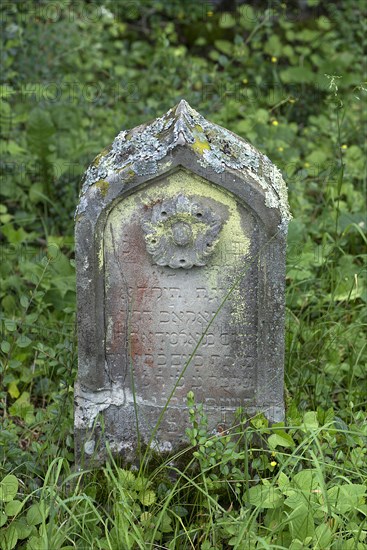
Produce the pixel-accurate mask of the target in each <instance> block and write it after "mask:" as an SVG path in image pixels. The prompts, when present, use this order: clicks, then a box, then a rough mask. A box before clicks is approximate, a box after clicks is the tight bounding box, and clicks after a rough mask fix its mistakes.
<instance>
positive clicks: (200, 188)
mask: <svg viewBox="0 0 367 550" xmlns="http://www.w3.org/2000/svg"><path fill="white" fill-rule="evenodd" d="M180 193H185V195H188V196H190V197H192V198H193V199H194V200H199V201H200V198H201V197H202V198H209V199H211V200H213V201H216V202H217V203H218V205H220V206H221V207H223V206H224V207H225V209H226V211H227V215H226V216H225V219H224V223H223V226H222V229H221V231H220V233H219V235H218V239H216V241H218V242H217V243H216V244H215V252H214V254H213V259H214V261H215V262H216V263H217V264H218V261H219V262H220V263H223V265H226V266H229V265H232V266H236V265H238V264H239V263H241V262H242V258H243V256H245V255H246V254H247V253H248V251H249V247H250V239H249V237H248V236H247V235H246V233H245V231H244V228H243V227H242V224H241V212H240V206H239V205H238V203H237V201H236V200H235V198H234V197H233V196H232V195H231V194H230V193H229V192H227V191H225V190H223V189H220V188H219V187H217V186H216V185H214V184H212V183H210V182H209V181H207V180H205V179H204V178H202V177H200V176H197V175H196V174H193V173H192V172H189V171H188V170H185V169H180V170H177V171H176V172H173V173H171V174H169V175H168V176H166V177H163V178H162V179H161V180H159V181H157V180H155V181H154V183H153V185H148V186H147V187H145V188H144V189H139V190H137V191H136V193H134V194H132V195H131V196H129V197H127V198H125V199H122V200H121V202H119V203H118V204H117V205H116V206H115V208H114V209H113V210H112V211H111V213H110V215H109V219H108V222H107V226H109V225H110V224H112V226H113V227H118V226H119V225H120V224H121V220H124V221H125V220H126V222H128V220H129V219H131V217H132V216H133V215H134V213H135V212H136V209H137V206H138V205H139V204H143V205H145V206H146V207H148V208H150V207H151V206H152V205H153V204H156V203H158V202H162V201H164V200H166V199H170V198H173V197H176V196H177V195H179V194H180ZM181 216H182V219H184V217H185V214H181ZM187 216H189V214H187ZM195 228H197V230H199V224H195ZM160 230H161V231H162V232H163V231H165V230H166V229H165V228H164V226H163V225H162V227H161V228H160ZM104 239H105V246H106V247H107V250H109V251H111V250H112V243H111V239H110V233H109V231H105V236H104ZM239 243H240V249H239V248H238V247H239ZM241 265H242V264H241ZM209 266H210V262H209V263H208V267H209ZM219 271H220V270H219ZM212 272H213V273H212ZM217 274H218V269H214V268H213V269H212V270H211V269H209V270H208V277H209V278H210V277H211V276H213V281H212V283H213V287H215V286H216V284H217V281H216V278H217Z"/></svg>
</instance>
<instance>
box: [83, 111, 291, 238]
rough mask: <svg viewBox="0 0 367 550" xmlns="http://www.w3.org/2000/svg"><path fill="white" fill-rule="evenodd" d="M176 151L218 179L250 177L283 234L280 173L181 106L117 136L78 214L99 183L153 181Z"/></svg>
mask: <svg viewBox="0 0 367 550" xmlns="http://www.w3.org/2000/svg"><path fill="white" fill-rule="evenodd" d="M177 146H185V147H188V148H190V149H192V151H194V153H195V154H196V155H197V158H198V162H199V163H200V164H201V165H202V166H203V167H205V168H206V167H210V168H211V169H212V170H214V171H216V172H217V173H222V172H224V171H225V170H227V169H230V170H234V171H238V172H241V173H243V172H244V171H248V172H249V173H250V175H251V177H252V178H253V179H254V180H255V181H256V182H257V183H258V184H259V185H260V186H261V187H262V188H263V189H264V190H265V196H266V206H268V207H269V208H277V209H278V210H279V211H280V213H281V217H282V224H281V226H282V228H283V229H285V228H286V225H287V223H288V221H289V219H290V217H291V216H290V212H289V206H288V200H287V189H286V185H285V183H284V180H283V178H282V175H281V173H280V171H279V170H278V169H277V168H276V167H275V166H274V165H273V163H272V162H271V161H270V160H269V159H268V157H266V156H265V155H263V154H262V153H260V152H259V151H258V150H257V149H255V147H253V146H252V145H250V144H249V143H248V142H247V141H246V140H244V139H242V138H240V137H239V136H237V135H235V134H233V133H232V132H230V131H228V130H226V129H225V128H222V127H221V126H218V125H216V124H213V123H211V122H209V121H207V120H206V119H205V118H204V117H203V116H202V115H200V114H199V113H198V112H197V111H195V110H194V109H192V108H191V107H190V105H189V104H188V103H187V102H186V101H184V100H182V101H180V103H179V104H178V105H176V106H175V107H173V108H172V109H170V110H169V111H168V112H167V113H166V114H165V115H163V116H162V117H160V118H157V119H155V120H154V121H153V122H151V123H148V124H143V125H141V126H138V127H137V128H134V129H133V130H130V131H125V130H124V131H122V132H120V133H119V134H118V136H117V137H116V138H115V140H114V141H113V143H112V146H111V147H110V148H109V149H107V150H106V152H103V153H102V154H100V155H99V156H98V157H97V158H96V159H95V161H94V162H93V163H92V165H91V166H90V167H89V168H88V170H87V171H86V174H85V177H84V182H83V188H82V193H81V199H80V202H79V206H78V209H77V214H80V213H82V212H83V211H84V210H85V209H86V206H87V203H86V201H85V198H84V197H85V193H86V192H87V190H88V189H89V188H90V187H91V186H92V185H94V184H97V182H100V181H101V180H104V181H107V182H111V181H113V180H114V178H116V175H119V177H120V180H119V181H121V185H124V182H126V181H128V179H129V178H131V177H135V176H152V177H153V176H154V175H156V174H157V173H158V170H159V164H158V163H159V162H160V161H162V160H163V159H164V158H165V157H166V156H167V155H169V153H170V152H171V151H172V150H173V149H174V148H175V147H177ZM127 168H128V169H127Z"/></svg>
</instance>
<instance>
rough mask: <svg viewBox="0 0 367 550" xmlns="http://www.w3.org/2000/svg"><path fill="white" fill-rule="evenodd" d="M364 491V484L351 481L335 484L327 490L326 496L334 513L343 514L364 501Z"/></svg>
mask: <svg viewBox="0 0 367 550" xmlns="http://www.w3.org/2000/svg"><path fill="white" fill-rule="evenodd" d="M366 491H367V488H366V487H365V486H364V485H359V484H353V483H350V484H344V485H336V486H334V487H331V488H330V489H329V490H328V491H327V498H328V502H329V505H331V506H332V507H333V508H334V511H335V513H336V514H337V513H339V514H344V513H346V512H349V511H353V510H355V508H356V507H357V506H358V505H359V504H363V503H364V496H365V494H366Z"/></svg>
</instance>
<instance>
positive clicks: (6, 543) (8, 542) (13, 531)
mask: <svg viewBox="0 0 367 550" xmlns="http://www.w3.org/2000/svg"><path fill="white" fill-rule="evenodd" d="M0 537H1V538H0V548H2V549H4V550H13V548H15V547H16V544H17V542H18V533H17V527H16V525H14V524H13V523H11V524H10V525H9V526H8V527H7V528H6V529H5V530H3V531H2V532H1V535H0Z"/></svg>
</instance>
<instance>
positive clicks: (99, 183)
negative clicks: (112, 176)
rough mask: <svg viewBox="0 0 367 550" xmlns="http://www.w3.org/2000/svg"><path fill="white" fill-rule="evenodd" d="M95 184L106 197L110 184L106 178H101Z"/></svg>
mask: <svg viewBox="0 0 367 550" xmlns="http://www.w3.org/2000/svg"><path fill="white" fill-rule="evenodd" d="M95 186H96V187H97V188H98V189H99V190H100V192H101V195H102V197H105V196H106V195H107V193H108V188H109V186H110V184H109V183H108V181H106V180H99V181H97V183H96V184H95Z"/></svg>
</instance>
